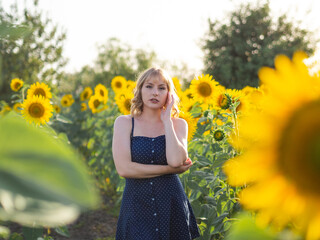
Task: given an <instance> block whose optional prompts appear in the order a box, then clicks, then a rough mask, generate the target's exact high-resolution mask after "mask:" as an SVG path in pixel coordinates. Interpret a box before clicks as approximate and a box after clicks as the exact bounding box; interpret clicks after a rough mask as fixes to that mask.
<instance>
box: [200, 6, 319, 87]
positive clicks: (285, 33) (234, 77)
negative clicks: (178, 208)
mask: <svg viewBox="0 0 320 240" xmlns="http://www.w3.org/2000/svg"><path fill="white" fill-rule="evenodd" d="M228 19H229V22H228V23H222V22H220V21H215V22H211V20H210V19H209V31H208V33H207V34H206V36H205V37H204V44H203V50H204V53H205V58H204V66H205V69H204V71H205V73H208V74H210V75H213V77H214V78H215V79H216V80H217V81H218V82H219V83H220V84H221V85H223V86H225V87H227V88H237V89H242V88H243V87H245V86H247V85H248V86H252V87H258V86H259V79H258V75H257V73H258V70H259V68H261V67H262V66H269V67H273V62H274V61H273V60H274V58H275V56H276V55H278V54H285V55H287V56H289V57H290V58H291V57H292V55H293V53H294V52H295V51H296V50H303V51H305V52H306V53H307V54H312V53H313V52H314V49H315V47H316V41H312V37H313V33H311V32H310V31H307V30H306V29H303V28H301V27H300V26H299V25H298V24H295V23H292V22H290V21H288V19H287V17H286V15H282V16H280V17H279V18H278V19H277V20H276V21H273V20H272V17H271V14H270V7H269V3H265V4H264V5H262V6H259V3H257V6H256V7H254V6H252V4H251V3H250V4H249V3H248V4H247V5H241V6H240V7H239V8H237V10H235V11H234V12H231V13H230V17H229V18H228Z"/></svg>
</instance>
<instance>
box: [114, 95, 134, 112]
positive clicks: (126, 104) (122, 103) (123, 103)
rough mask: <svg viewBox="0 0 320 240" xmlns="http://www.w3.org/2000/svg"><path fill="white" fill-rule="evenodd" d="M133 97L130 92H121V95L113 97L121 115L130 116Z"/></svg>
mask: <svg viewBox="0 0 320 240" xmlns="http://www.w3.org/2000/svg"><path fill="white" fill-rule="evenodd" d="M133 97H134V95H133V93H132V92H123V94H121V95H117V96H116V97H115V101H116V104H117V105H118V107H119V111H120V112H121V113H122V114H125V115H127V114H130V109H131V100H132V98H133Z"/></svg>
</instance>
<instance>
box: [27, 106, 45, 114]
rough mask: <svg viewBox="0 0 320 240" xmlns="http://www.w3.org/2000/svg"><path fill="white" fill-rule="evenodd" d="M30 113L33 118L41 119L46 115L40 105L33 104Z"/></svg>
mask: <svg viewBox="0 0 320 240" xmlns="http://www.w3.org/2000/svg"><path fill="white" fill-rule="evenodd" d="M28 111H29V114H30V116H32V117H33V118H41V117H42V116H43V114H44V107H43V105H42V104H40V103H32V104H31V105H30V106H29V109H28Z"/></svg>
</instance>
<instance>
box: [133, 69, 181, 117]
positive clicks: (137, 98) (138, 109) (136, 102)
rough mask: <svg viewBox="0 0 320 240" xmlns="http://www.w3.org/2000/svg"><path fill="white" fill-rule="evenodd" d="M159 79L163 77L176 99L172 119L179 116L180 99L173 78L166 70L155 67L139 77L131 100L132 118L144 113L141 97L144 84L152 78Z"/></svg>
mask: <svg viewBox="0 0 320 240" xmlns="http://www.w3.org/2000/svg"><path fill="white" fill-rule="evenodd" d="M159 77H161V78H162V80H164V82H165V83H166V84H167V88H168V90H169V92H170V93H172V94H173V97H174V104H173V106H172V112H171V116H172V117H178V116H179V109H178V103H179V97H178V95H177V91H176V89H175V87H174V84H173V81H172V78H171V77H170V76H169V74H168V73H167V72H166V71H165V70H163V69H161V68H155V67H152V68H149V69H147V70H145V71H144V72H143V73H141V74H140V75H139V77H138V80H137V84H136V87H135V89H134V97H133V99H132V100H131V109H130V112H131V116H139V115H141V113H142V111H143V101H142V95H141V89H142V87H143V84H144V83H145V82H146V81H147V80H149V79H151V78H159Z"/></svg>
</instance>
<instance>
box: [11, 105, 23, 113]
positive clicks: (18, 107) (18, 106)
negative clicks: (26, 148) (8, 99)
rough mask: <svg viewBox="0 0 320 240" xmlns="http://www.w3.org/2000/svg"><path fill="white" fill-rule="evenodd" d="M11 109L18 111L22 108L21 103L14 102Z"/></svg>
mask: <svg viewBox="0 0 320 240" xmlns="http://www.w3.org/2000/svg"><path fill="white" fill-rule="evenodd" d="M13 109H14V110H15V111H16V112H17V113H20V112H21V110H22V104H21V103H15V104H14V105H13Z"/></svg>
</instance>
